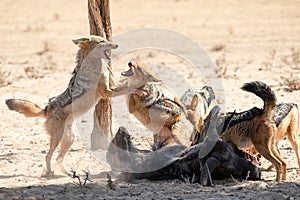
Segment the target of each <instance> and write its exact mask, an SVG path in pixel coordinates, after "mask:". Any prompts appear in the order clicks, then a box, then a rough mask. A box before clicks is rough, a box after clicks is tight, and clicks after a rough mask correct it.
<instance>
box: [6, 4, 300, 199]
mask: <svg viewBox="0 0 300 200" xmlns="http://www.w3.org/2000/svg"><path fill="white" fill-rule="evenodd" d="M299 9H300V2H299V1H297V0H294V1H292V0H289V1H280V0H274V1H268V0H255V1H239V0H226V1H196V0H168V1H138V0H115V1H112V2H111V15H112V19H111V20H112V25H113V34H114V35H117V34H120V33H123V32H126V31H130V30H133V29H137V28H151V27H156V28H164V29H170V30H173V31H176V32H179V33H181V34H184V35H185V36H187V37H189V38H191V39H193V40H194V41H195V42H197V43H198V44H199V45H201V46H202V47H203V48H204V49H205V50H206V51H207V54H208V55H209V56H210V57H211V58H212V60H213V61H215V62H217V63H219V66H220V67H219V72H218V73H219V75H220V77H221V81H222V84H223V87H224V88H225V100H226V107H227V109H228V110H231V111H232V110H234V109H236V110H237V111H241V110H245V109H249V108H251V107H253V106H261V105H262V102H261V100H260V99H258V98H257V97H255V96H254V95H252V94H248V93H246V92H243V91H241V90H240V89H239V88H240V87H241V86H242V84H243V83H244V82H248V81H254V80H261V81H264V82H266V83H267V84H269V85H270V86H272V88H273V89H274V91H275V92H276V95H277V98H278V101H285V102H295V103H299V100H298V98H297V97H299V94H300V92H299V91H293V92H290V91H288V90H287V89H289V87H288V84H287V81H286V80H294V82H297V81H298V80H299V75H298V73H299V70H300V55H299V54H300V53H299V52H300V37H299V36H300V12H299ZM0 20H1V27H0V30H1V31H0V38H1V49H0V84H1V85H2V86H3V87H1V86H0V94H1V95H0V115H1V119H2V121H1V123H0V199H104V198H105V199H199V198H203V199H204V198H205V199H217V198H218V199H299V198H300V194H299V191H300V190H299V189H300V188H299V187H300V178H299V174H298V173H299V169H298V166H297V162H296V157H295V154H294V152H293V150H292V149H291V145H290V144H289V143H288V142H287V141H286V140H284V141H282V142H280V144H279V147H280V150H281V154H282V156H283V159H284V160H285V161H286V162H287V164H288V172H287V175H288V176H287V181H285V182H279V183H276V182H275V181H274V179H275V171H271V172H263V180H262V181H255V182H253V181H240V180H234V179H229V180H224V181H216V182H215V186H214V187H202V186H200V185H199V184H197V183H195V184H190V183H185V182H183V181H180V180H175V181H157V182H150V181H146V180H143V181H141V182H139V183H135V184H129V183H125V182H119V183H118V184H117V187H116V190H110V189H109V188H108V187H107V178H106V172H109V170H110V168H109V166H108V165H107V164H105V162H104V161H102V160H101V159H100V158H102V157H103V155H105V152H104V151H98V152H94V153H93V152H91V151H90V150H89V145H88V141H89V139H88V138H89V134H90V132H91V130H90V129H91V128H92V127H91V125H90V124H89V123H86V122H90V121H91V112H90V113H89V114H87V115H86V116H84V118H82V119H81V121H80V120H79V121H77V123H76V125H79V124H80V125H82V126H77V127H76V128H77V132H78V134H77V138H76V141H75V142H74V145H73V146H72V148H71V150H70V152H69V153H68V154H67V155H66V158H65V166H66V168H67V169H69V170H71V169H74V170H76V171H77V173H78V174H80V175H82V176H83V175H84V173H83V172H82V170H89V171H90V173H91V180H92V181H93V182H88V183H87V187H79V186H78V184H77V181H76V180H74V179H71V178H70V177H68V176H65V175H63V174H60V173H59V171H58V170H57V168H56V167H55V161H54V159H53V162H52V163H53V166H54V169H55V170H56V171H55V172H56V174H57V176H55V178H53V179H49V180H47V179H43V178H40V175H41V173H42V171H43V167H44V166H45V162H44V158H45V155H46V152H47V151H48V147H49V141H48V139H49V138H48V136H47V135H46V133H45V131H44V129H43V122H44V120H43V119H28V118H25V117H23V116H22V115H19V114H17V113H15V112H11V111H9V110H8V109H7V108H6V105H5V103H4V100H5V99H7V98H24V99H28V100H32V101H33V102H35V103H37V104H39V105H42V106H43V105H46V103H47V101H48V98H49V97H53V96H55V95H58V94H59V93H60V92H62V91H63V90H64V89H65V87H66V85H67V84H68V81H69V78H70V76H71V72H72V69H73V67H74V66H75V65H74V60H75V53H76V50H77V47H76V46H75V45H74V44H72V42H71V39H73V38H77V37H80V36H84V35H86V34H88V32H89V26H88V19H87V6H86V1H76V2H75V1H74V2H73V1H67V0H52V1H46V0H40V1H38V0H26V1H21V0H14V1H11V0H2V1H1V3H0ZM136 42H137V43H139V42H140V41H136ZM176 42H177V41H174V43H176ZM180 45H182V46H183V47H184V45H185V44H180ZM180 45H179V46H180ZM129 59H135V60H139V61H142V62H143V63H146V64H151V65H155V66H157V67H156V68H155V69H154V70H155V71H156V73H158V74H159V75H160V77H161V78H162V79H163V80H164V82H165V85H166V87H169V88H171V89H173V90H176V88H177V87H178V88H179V87H180V86H182V85H184V84H183V83H182V80H181V79H180V78H181V77H185V78H186V80H187V81H188V82H189V83H190V85H191V87H194V88H200V87H202V86H203V85H204V82H203V80H202V79H201V77H198V76H197V73H194V72H193V69H192V68H191V66H190V64H189V63H187V62H186V61H185V60H183V59H182V58H180V57H178V56H176V55H173V54H170V53H166V52H162V51H158V50H152V51H136V52H133V53H130V54H127V55H125V56H123V57H121V58H120V59H118V60H117V61H116V62H115V64H114V71H115V73H116V74H119V72H120V71H121V70H123V69H124V68H126V63H127V62H128V61H129ZM170 70H171V72H170ZM174 71H175V72H178V74H176V75H174ZM296 85H297V83H296ZM299 85H300V84H299V81H298V86H299ZM174 88H175V89H174ZM184 89H185V88H184ZM186 89H187V88H186ZM175 92H177V91H175ZM180 92H181V91H180ZM180 92H179V94H180ZM179 94H178V95H179ZM113 109H114V122H115V124H114V132H115V131H116V130H117V127H118V126H119V125H123V126H126V128H128V129H129V130H130V132H131V133H132V135H133V136H135V137H136V138H139V137H142V136H149V135H150V133H149V132H148V131H147V130H145V128H144V127H142V126H141V125H140V124H139V123H138V122H137V121H136V120H135V119H134V118H133V117H132V116H129V114H128V112H127V110H126V107H125V104H124V99H123V98H122V97H120V98H116V99H114V101H113ZM56 155H57V154H55V155H54V158H55V157H56ZM268 165H269V163H268V162H267V161H266V160H263V166H268Z"/></svg>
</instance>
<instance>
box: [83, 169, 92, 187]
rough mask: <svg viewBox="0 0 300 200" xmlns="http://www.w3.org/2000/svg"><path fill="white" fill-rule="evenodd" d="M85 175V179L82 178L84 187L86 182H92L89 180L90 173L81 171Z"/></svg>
mask: <svg viewBox="0 0 300 200" xmlns="http://www.w3.org/2000/svg"><path fill="white" fill-rule="evenodd" d="M83 172H84V173H85V178H84V181H83V186H85V184H86V182H87V181H89V182H93V181H92V180H90V172H89V171H83Z"/></svg>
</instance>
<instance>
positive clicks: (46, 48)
mask: <svg viewBox="0 0 300 200" xmlns="http://www.w3.org/2000/svg"><path fill="white" fill-rule="evenodd" d="M43 44H44V47H43V49H42V50H41V51H38V52H36V54H37V55H39V56H42V55H44V54H45V53H48V52H49V51H50V47H49V43H48V42H45V41H44V42H43Z"/></svg>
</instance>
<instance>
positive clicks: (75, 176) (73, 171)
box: [70, 169, 82, 187]
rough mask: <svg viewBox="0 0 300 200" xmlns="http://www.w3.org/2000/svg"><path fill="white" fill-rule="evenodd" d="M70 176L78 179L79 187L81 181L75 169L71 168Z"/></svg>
mask: <svg viewBox="0 0 300 200" xmlns="http://www.w3.org/2000/svg"><path fill="white" fill-rule="evenodd" d="M71 173H72V174H71V175H70V176H71V178H74V179H76V178H77V180H78V182H79V186H80V187H81V186H82V183H81V180H80V177H79V176H78V175H77V174H76V171H75V170H73V169H72V170H71Z"/></svg>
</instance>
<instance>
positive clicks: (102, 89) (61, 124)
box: [6, 36, 131, 176]
mask: <svg viewBox="0 0 300 200" xmlns="http://www.w3.org/2000/svg"><path fill="white" fill-rule="evenodd" d="M73 42H74V43H75V44H76V45H78V46H79V47H80V48H79V50H78V52H77V60H76V62H77V65H76V67H75V69H74V72H73V76H72V78H71V80H70V82H69V85H68V88H67V89H66V90H65V91H64V92H63V93H62V94H60V95H58V96H56V97H53V98H51V99H49V103H48V105H47V106H46V107H45V109H41V108H40V107H38V106H37V105H36V104H34V103H31V102H29V101H26V100H18V99H9V100H7V101H6V104H7V106H8V107H9V109H11V110H15V111H17V112H20V113H23V114H24V115H25V116H27V117H45V118H46V122H45V129H46V131H47V133H48V134H49V135H50V149H49V152H48V154H47V156H46V171H45V173H43V176H51V175H53V172H52V171H51V158H52V155H53V152H54V151H55V149H56V148H57V146H58V144H59V143H60V145H61V146H60V147H61V148H60V152H59V155H58V157H57V159H56V160H57V162H58V164H59V166H60V168H61V170H62V171H63V172H65V173H66V171H65V169H64V167H63V159H64V156H65V154H66V153H67V151H68V150H69V148H70V147H71V145H72V143H73V141H74V135H73V133H72V130H71V129H72V128H71V127H72V123H73V120H74V117H77V116H80V115H82V114H83V113H85V112H86V111H88V110H89V109H90V108H91V107H92V106H94V104H95V103H96V102H97V101H98V99H99V98H100V97H101V98H108V97H113V96H118V95H122V94H125V93H127V92H129V91H131V89H130V88H128V87H127V85H117V87H114V86H115V85H116V83H115V81H114V80H113V76H112V74H111V71H110V69H108V68H107V67H105V66H102V59H101V58H103V59H105V60H109V59H110V58H109V57H107V54H106V51H108V50H110V49H114V48H117V45H116V44H113V43H111V42H108V41H106V40H105V39H103V38H102V37H99V36H90V37H85V38H80V39H77V40H73ZM112 87H114V90H112V89H111V88H112Z"/></svg>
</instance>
